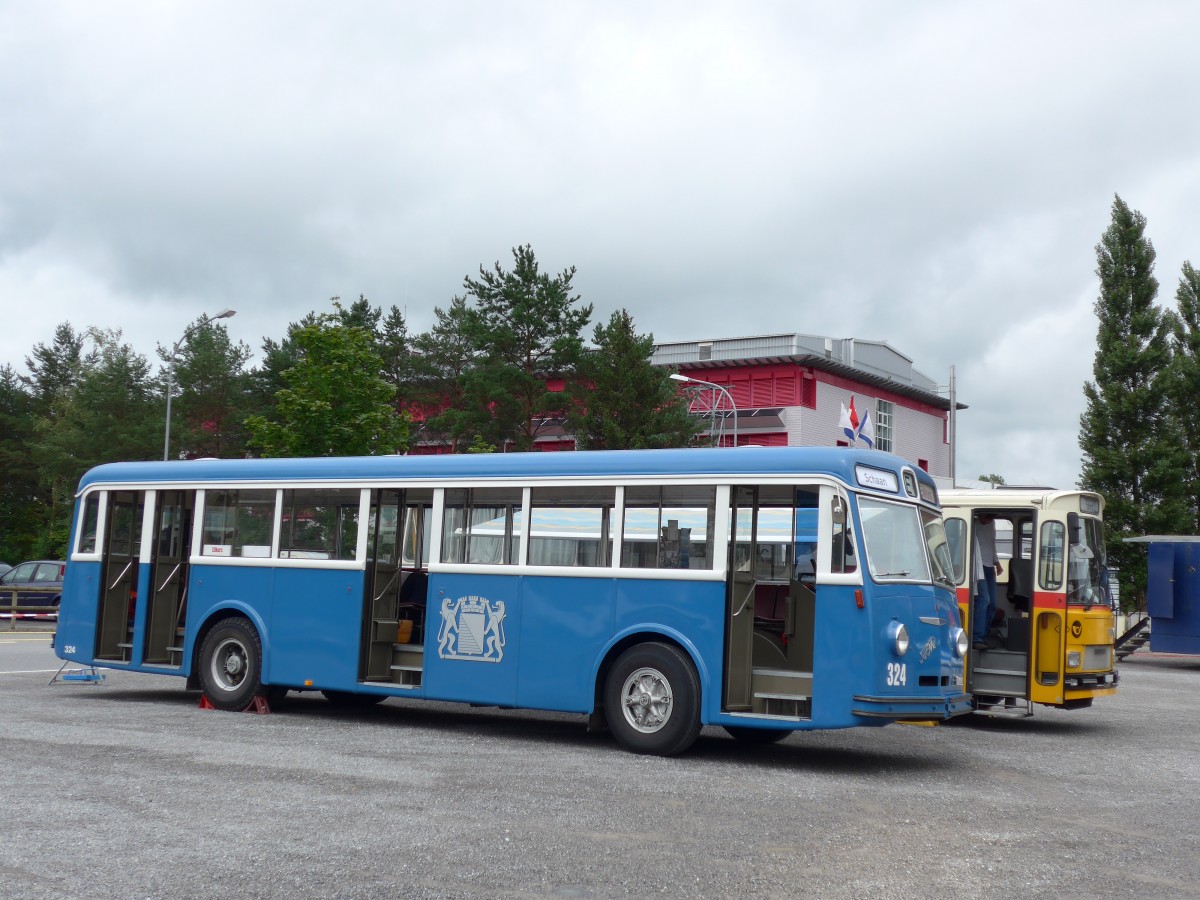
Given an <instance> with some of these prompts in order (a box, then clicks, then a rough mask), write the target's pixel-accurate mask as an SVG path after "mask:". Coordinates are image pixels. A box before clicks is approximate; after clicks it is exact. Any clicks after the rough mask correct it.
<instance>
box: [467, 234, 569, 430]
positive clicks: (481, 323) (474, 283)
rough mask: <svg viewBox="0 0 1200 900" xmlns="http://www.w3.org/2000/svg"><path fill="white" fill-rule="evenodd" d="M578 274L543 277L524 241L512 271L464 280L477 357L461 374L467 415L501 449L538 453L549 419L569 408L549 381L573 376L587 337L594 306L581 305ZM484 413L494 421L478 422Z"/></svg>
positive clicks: (490, 272)
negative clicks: (575, 286)
mask: <svg viewBox="0 0 1200 900" xmlns="http://www.w3.org/2000/svg"><path fill="white" fill-rule="evenodd" d="M574 276H575V269H574V267H572V268H570V269H566V270H564V271H563V272H561V273H559V274H558V275H556V276H554V277H551V276H549V275H547V274H545V273H543V272H541V271H540V270H539V267H538V262H537V259H536V258H535V257H534V253H533V250H532V249H531V248H530V246H529V245H528V244H526V245H525V246H524V247H514V248H513V267H512V269H511V271H509V270H505V269H503V268H502V267H501V265H500V263H499V262H497V263H496V264H495V266H494V268H493V269H492V270H488V269H485V268H483V267H482V266H480V267H479V278H478V279H472V278H466V279H464V281H463V284H464V287H465V288H466V290H467V296H468V297H471V298H474V301H475V303H474V306H473V307H470V308H469V309H467V311H466V315H465V317H464V319H463V322H462V333H463V335H464V336H465V337H467V339H468V341H469V345H470V346H471V347H472V348H473V350H474V351H475V353H476V354H477V355H476V358H475V364H474V365H473V366H472V367H471V368H470V369H468V370H467V371H466V372H465V373H464V375H463V390H464V395H465V396H464V406H463V412H464V413H465V414H466V417H467V418H471V419H474V420H476V422H477V424H478V425H480V426H482V427H481V429H480V431H481V434H482V436H483V437H484V438H485V440H487V441H488V442H489V443H491V444H494V445H495V446H497V447H503V446H505V445H506V444H508V443H510V442H511V443H512V444H513V445H515V447H516V448H517V449H518V450H529V449H532V447H533V442H534V439H535V438H536V437H537V435H538V432H539V431H540V429H541V428H542V424H543V422H544V421H545V420H546V419H547V418H550V417H552V416H554V415H555V414H558V413H561V412H562V410H563V406H564V405H565V401H566V398H565V397H564V396H563V395H562V394H561V393H559V392H555V391H551V390H549V389H548V388H547V379H548V378H549V377H551V376H554V377H561V378H562V379H564V381H565V382H567V383H570V382H571V381H572V380H573V379H574V377H575V366H576V365H577V363H578V361H579V357H580V356H581V355H582V353H583V338H582V337H581V333H582V331H583V329H584V328H585V327H586V326H587V324H588V320H589V319H590V318H591V315H592V307H591V305H590V304H589V305H585V306H582V307H579V308H576V307H575V305H576V303H577V302H578V300H579V297H578V296H577V295H576V296H572V294H571V279H572V278H573V277H574ZM484 409H486V410H488V411H489V412H490V417H489V420H487V421H479V419H480V415H479V413H480V411H481V410H484ZM462 424H465V423H460V425H462Z"/></svg>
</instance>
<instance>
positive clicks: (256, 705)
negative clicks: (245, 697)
mask: <svg viewBox="0 0 1200 900" xmlns="http://www.w3.org/2000/svg"><path fill="white" fill-rule="evenodd" d="M200 708H201V709H216V707H215V706H213V705H212V702H211V701H210V700H209V699H208V695H207V694H201V695H200ZM270 711H271V705H270V704H269V703H267V698H266V697H261V696H258V695H257V694H256V695H255V697H254V700H253V701H251V703H250V705H249V706H247V707H246V708H245V709H243V710H242V712H248V713H254V714H256V715H260V716H265V715H266V714H267V713H269V712H270Z"/></svg>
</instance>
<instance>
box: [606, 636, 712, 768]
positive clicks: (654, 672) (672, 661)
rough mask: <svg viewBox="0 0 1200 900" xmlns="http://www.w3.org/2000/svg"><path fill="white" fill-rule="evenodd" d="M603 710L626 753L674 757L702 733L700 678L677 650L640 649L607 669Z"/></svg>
mask: <svg viewBox="0 0 1200 900" xmlns="http://www.w3.org/2000/svg"><path fill="white" fill-rule="evenodd" d="M604 707H605V712H606V717H607V719H608V727H609V729H610V730H611V731H612V733H613V736H614V737H615V738H616V739H617V743H619V744H620V745H621V746H622V747H624V748H625V749H626V750H629V751H631V752H633V753H646V754H652V755H655V756H673V755H675V754H676V753H682V752H683V751H684V750H686V749H688V747H690V746H692V744H693V743H695V741H696V737H697V736H698V735H699V734H700V678H699V676H697V675H696V669H695V667H694V666H693V665H692V661H691V659H689V658H688V657H687V655H686V654H684V653H683V651H681V650H679V649H678V648H677V647H673V646H671V645H669V644H660V643H657V642H652V643H646V644H638V645H636V646H634V647H630V648H629V649H628V650H626V651H625V652H624V653H622V654H621V655H620V656H619V657H617V661H616V662H615V663H613V667H612V669H610V670H609V673H608V679H607V680H606V681H605V685H604Z"/></svg>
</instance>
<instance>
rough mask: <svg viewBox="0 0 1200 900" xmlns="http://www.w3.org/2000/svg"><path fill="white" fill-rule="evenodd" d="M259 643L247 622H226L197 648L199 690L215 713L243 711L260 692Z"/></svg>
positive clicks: (260, 655) (245, 620) (260, 653)
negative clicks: (218, 710)
mask: <svg viewBox="0 0 1200 900" xmlns="http://www.w3.org/2000/svg"><path fill="white" fill-rule="evenodd" d="M261 676H262V641H261V640H260V639H259V637H258V631H257V630H256V629H255V628H254V626H253V625H252V624H250V620H249V619H243V618H236V619H226V620H225V621H224V622H220V623H218V624H217V625H216V627H214V628H213V630H212V631H210V632H209V633H208V635H207V636H206V637H205V638H204V644H203V645H202V646H201V647H200V686H201V687H202V688H203V689H204V696H206V697H207V698H208V702H209V703H211V704H212V705H213V706H215V707H216V708H217V709H226V710H240V709H245V708H246V707H247V706H249V705H250V704H251V703H252V702H253V701H254V695H255V694H256V693H258V692H259V691H260V690H261V689H262V686H263V685H262V680H261Z"/></svg>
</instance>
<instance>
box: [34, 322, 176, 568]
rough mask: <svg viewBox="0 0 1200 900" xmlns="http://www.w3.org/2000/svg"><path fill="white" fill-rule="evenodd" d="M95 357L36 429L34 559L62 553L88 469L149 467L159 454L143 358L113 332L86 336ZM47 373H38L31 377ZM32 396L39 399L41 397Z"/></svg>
mask: <svg viewBox="0 0 1200 900" xmlns="http://www.w3.org/2000/svg"><path fill="white" fill-rule="evenodd" d="M87 337H89V338H90V339H91V340H92V342H93V343H94V345H95V349H94V350H93V351H92V352H91V353H89V354H88V355H87V356H86V357H84V358H83V359H82V362H81V368H80V370H79V372H78V375H77V378H76V380H75V383H74V384H73V385H70V386H66V387H62V386H61V381H60V382H59V383H60V387H58V388H57V392H56V393H55V394H54V396H53V399H52V400H51V401H50V403H49V405H48V406H47V407H45V408H44V409H43V410H42V414H41V415H40V416H39V417H38V419H37V421H36V423H35V435H34V438H33V440H32V444H31V449H32V453H33V457H34V458H35V459H36V460H37V463H38V491H39V498H40V503H41V506H42V510H41V513H40V517H39V522H38V531H37V538H36V542H35V546H34V548H33V551H34V555H37V556H42V555H46V556H59V555H60V554H62V553H65V552H66V546H67V536H68V529H69V527H70V518H71V508H72V503H73V497H74V493H75V488H76V486H77V485H78V484H79V479H80V478H81V477H82V476H83V474H84V473H85V472H86V471H87V470H88V469H90V468H92V467H93V466H96V465H99V464H101V463H106V462H116V461H118V460H130V459H156V458H158V457H159V455H160V453H161V449H162V444H161V441H162V427H163V422H162V419H161V414H162V408H161V407H160V406H159V404H158V397H157V390H156V385H155V382H154V380H153V379H152V378H151V376H150V365H149V363H148V362H147V361H146V358H145V357H144V356H142V355H141V354H139V353H135V352H134V350H133V348H132V347H130V346H129V345H128V344H126V343H122V342H121V332H120V331H103V330H100V329H92V330H91V331H89V332H88V335H87ZM48 371H53V370H52V369H39V370H37V372H36V373H35V377H38V376H40V375H41V374H43V373H45V372H48ZM37 393H39V394H41V395H43V396H45V393H44V392H42V391H40V390H39V391H38V392H37Z"/></svg>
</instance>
